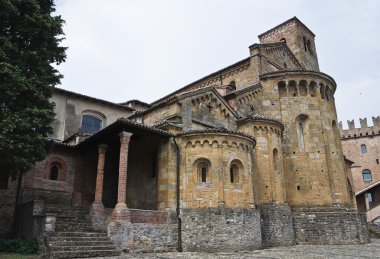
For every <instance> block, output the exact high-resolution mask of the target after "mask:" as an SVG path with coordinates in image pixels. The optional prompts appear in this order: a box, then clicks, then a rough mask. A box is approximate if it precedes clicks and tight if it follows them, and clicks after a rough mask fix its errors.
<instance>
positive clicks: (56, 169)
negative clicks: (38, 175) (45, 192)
mask: <svg viewBox="0 0 380 259" xmlns="http://www.w3.org/2000/svg"><path fill="white" fill-rule="evenodd" d="M58 174H59V166H58V165H57V164H54V165H53V166H52V167H51V168H50V180H55V181H57V180H58Z"/></svg>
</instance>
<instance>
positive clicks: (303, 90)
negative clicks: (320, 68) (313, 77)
mask: <svg viewBox="0 0 380 259" xmlns="http://www.w3.org/2000/svg"><path fill="white" fill-rule="evenodd" d="M298 88H299V92H300V96H307V82H306V81H305V80H301V81H300V82H299V85H298Z"/></svg>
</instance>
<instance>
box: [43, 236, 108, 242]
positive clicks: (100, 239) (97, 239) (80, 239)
mask: <svg viewBox="0 0 380 259" xmlns="http://www.w3.org/2000/svg"><path fill="white" fill-rule="evenodd" d="M64 241H66V242H87V241H93V242H109V241H110V239H109V237H107V236H106V237H94V236H89V237H70V236H69V237H67V236H55V237H53V236H49V242H64Z"/></svg>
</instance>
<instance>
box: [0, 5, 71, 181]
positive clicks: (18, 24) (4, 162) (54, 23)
mask: <svg viewBox="0 0 380 259" xmlns="http://www.w3.org/2000/svg"><path fill="white" fill-rule="evenodd" d="M54 11H55V9H54V2H53V0H0V173H13V174H15V173H18V172H24V171H26V170H27V169H28V168H29V167H30V165H31V164H32V163H33V162H35V161H36V160H41V159H43V158H44V157H45V156H46V154H47V147H48V140H47V136H48V134H49V133H50V132H51V130H52V129H51V126H50V124H51V123H52V121H53V119H54V110H53V109H54V104H52V103H50V102H49V98H50V97H51V95H52V91H53V89H54V86H55V85H57V84H59V83H60V78H61V77H62V76H61V75H60V74H59V72H58V71H57V70H56V69H55V68H54V67H53V66H52V65H53V64H54V63H55V64H57V65H58V64H60V63H61V62H64V61H65V58H66V54H65V50H66V48H65V47H62V46H60V43H61V41H62V40H63V39H64V38H63V35H64V34H63V30H62V24H63V23H64V21H63V20H62V19H61V17H60V16H54V15H53V14H52V13H53V12H54Z"/></svg>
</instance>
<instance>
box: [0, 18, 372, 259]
mask: <svg viewBox="0 0 380 259" xmlns="http://www.w3.org/2000/svg"><path fill="white" fill-rule="evenodd" d="M258 38H259V43H255V44H253V45H251V46H249V53H248V54H249V55H248V57H247V58H245V59H243V60H240V61H238V62H236V63H234V64H232V65H230V66H228V67H225V68H223V69H220V70H218V71H216V72H214V73H212V74H210V75H207V76H205V77H203V78H201V79H199V80H197V81H195V82H193V83H190V84H188V85H186V86H183V87H181V88H179V89H178V90H176V91H175V92H173V93H170V94H168V95H166V96H164V97H162V98H161V99H159V100H157V101H155V102H153V103H150V104H148V103H145V102H143V101H140V100H131V101H128V102H125V103H112V102H109V101H106V100H101V99H97V98H93V97H90V96H86V95H82V94H79V93H75V92H70V91H67V90H64V89H60V88H56V89H55V90H54V93H53V96H52V99H51V101H52V102H54V103H55V113H56V116H55V121H54V123H53V125H52V126H53V129H54V132H53V134H52V135H51V136H50V138H51V139H52V140H54V143H55V144H54V146H53V149H52V151H51V152H50V154H49V155H48V156H47V157H46V159H44V160H43V161H40V162H37V163H36V164H35V165H34V166H33V167H32V168H31V169H30V170H29V171H28V172H27V173H26V174H25V175H24V176H23V179H22V185H21V192H20V193H21V198H20V199H21V204H20V208H19V213H18V216H17V222H18V227H19V235H20V236H25V237H35V238H37V239H38V241H39V243H40V248H41V249H42V250H43V251H45V252H46V253H50V254H51V255H52V256H53V257H54V258H60V257H61V258H67V257H80V256H107V255H117V254H120V252H122V251H123V252H158V251H160V252H161V251H175V250H179V251H205V252H214V251H243V250H255V249H261V248H265V247H273V246H290V245H295V244H357V243H368V242H369V236H368V229H367V225H366V218H365V215H364V214H362V213H358V212H357V210H356V209H355V208H354V207H353V205H352V199H351V198H352V197H351V196H350V191H349V189H350V188H349V183H348V181H347V176H346V173H345V160H344V156H343V152H342V144H341V139H340V132H339V126H338V120H337V114H336V109H335V98H334V93H335V91H336V88H337V84H336V82H335V81H334V79H333V78H332V77H331V76H329V75H328V74H325V73H323V72H321V71H319V65H318V56H317V50H316V46H315V41H314V39H315V35H314V33H313V32H312V31H311V30H310V29H309V28H308V27H307V26H306V25H305V24H303V23H302V22H301V21H300V20H299V19H298V18H296V17H293V18H291V19H289V20H287V21H285V22H283V23H282V24H280V25H278V26H276V27H274V28H272V29H270V30H268V31H266V32H264V33H262V34H260V35H259V36H258ZM147 89H148V88H147ZM13 185H15V184H14V183H11V182H9V183H8V189H7V190H6V191H9V192H10V191H11V190H13V191H14V188H15V187H14V188H13V187H12V186H13ZM1 191H3V190H1ZM1 195H3V194H1ZM2 197H3V196H2ZM10 220H11V219H10ZM0 223H1V224H4V228H3V227H2V228H3V229H4V231H6V230H7V228H8V227H7V226H5V225H6V222H3V221H2V222H0ZM81 237H87V239H86V240H87V241H84V239H81ZM91 238H99V240H98V242H99V243H98V244H99V245H97V246H95V245H94V246H93V247H92V246H90V245H88V243H86V242H89V241H91V240H92V241H94V240H95V239H91ZM100 238H101V240H100ZM81 242H82V243H81ZM83 242H84V243H83ZM102 242H103V243H102ZM93 243H94V242H92V244H93Z"/></svg>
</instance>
